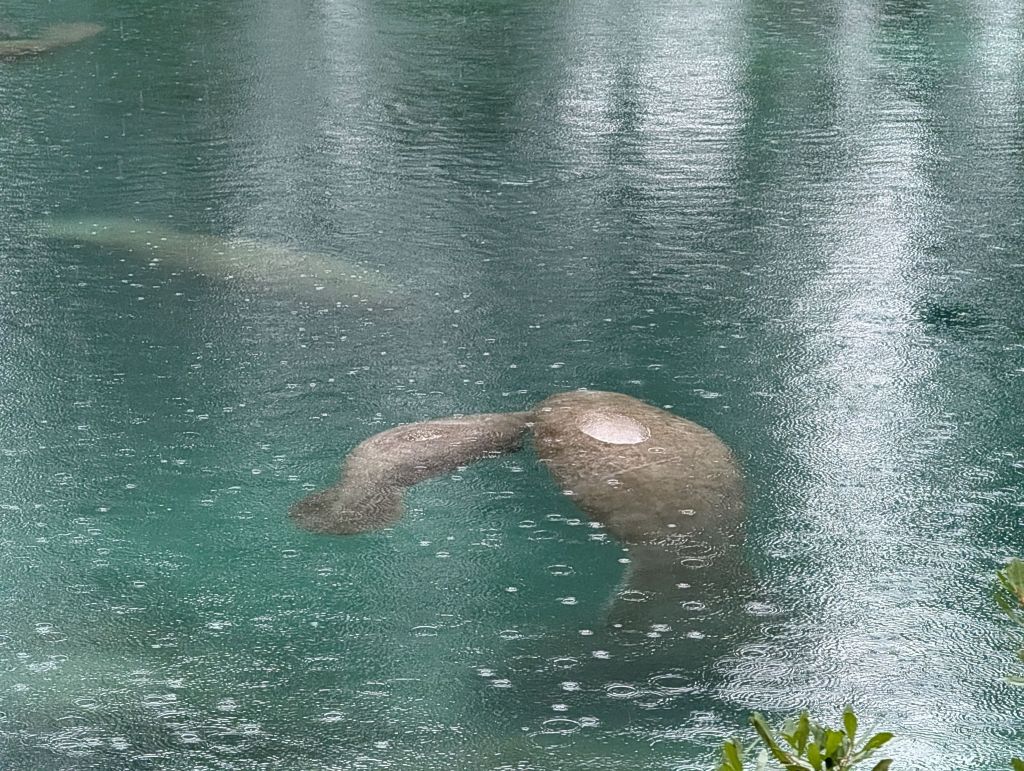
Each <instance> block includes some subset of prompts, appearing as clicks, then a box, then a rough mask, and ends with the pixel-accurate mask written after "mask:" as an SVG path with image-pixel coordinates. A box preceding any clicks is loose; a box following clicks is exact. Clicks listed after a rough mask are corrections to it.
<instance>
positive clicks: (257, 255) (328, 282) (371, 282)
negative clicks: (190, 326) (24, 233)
mask: <svg viewBox="0 0 1024 771" xmlns="http://www.w3.org/2000/svg"><path fill="white" fill-rule="evenodd" d="M38 230H39V233H40V234H41V235H42V236H44V237H46V238H54V239H61V240H64V241H68V242H71V243H74V244H94V245H96V246H100V247H104V248H107V249H113V250H116V251H118V252H123V253H125V254H129V255H131V256H133V257H135V259H136V260H138V261H140V262H144V263H146V264H149V265H153V266H158V265H164V266H165V267H167V268H169V269H170V270H180V271H185V272H188V273H192V274H195V275H200V276H205V277H207V278H210V279H214V280H217V281H222V282H235V283H237V284H238V285H240V287H242V288H244V289H245V290H247V291H257V292H269V293H272V294H283V295H292V296H294V295H296V294H298V295H300V296H304V297H307V298H310V299H317V300H325V301H330V302H332V303H337V302H353V301H356V302H358V301H373V302H378V301H384V300H387V299H389V298H391V297H392V296H393V295H394V294H395V293H396V291H397V290H396V289H395V287H394V286H392V285H391V284H389V283H388V282H387V281H386V280H385V279H383V278H381V277H380V275H379V274H377V273H376V272H374V271H372V270H370V269H368V268H364V267H362V266H358V265H355V264H353V263H351V262H346V261H345V260H343V259H341V258H338V257H332V256H330V255H323V254H316V253H313V252H305V251H298V250H296V249H292V248H290V247H287V246H281V245H279V244H272V243H267V242H264V241H257V240H254V239H247V238H223V237H220V236H214V235H207V234H204V233H191V232H187V231H181V230H177V229H175V228H172V227H169V226H167V225H163V224H158V223H151V222H150V223H147V222H139V221H137V220H134V219H132V218H129V217H101V218H95V217H89V218H84V219H79V218H71V219H52V220H44V221H43V222H41V223H39V227H38Z"/></svg>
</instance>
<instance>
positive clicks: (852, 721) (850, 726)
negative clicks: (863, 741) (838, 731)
mask: <svg viewBox="0 0 1024 771" xmlns="http://www.w3.org/2000/svg"><path fill="white" fill-rule="evenodd" d="M843 728H845V729H846V735H847V736H848V737H849V739H850V743H851V744H852V743H853V739H854V737H855V736H856V735H857V716H856V715H855V714H854V713H853V707H850V706H848V707H847V708H846V709H845V710H843Z"/></svg>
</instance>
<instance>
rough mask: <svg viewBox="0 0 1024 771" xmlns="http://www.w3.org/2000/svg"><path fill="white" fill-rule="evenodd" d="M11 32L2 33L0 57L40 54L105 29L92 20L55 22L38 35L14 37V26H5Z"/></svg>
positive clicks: (16, 57) (86, 37)
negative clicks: (67, 22) (66, 22)
mask: <svg viewBox="0 0 1024 771" xmlns="http://www.w3.org/2000/svg"><path fill="white" fill-rule="evenodd" d="M4 29H6V30H7V32H8V33H9V34H5V35H0V38H3V39H0V59H18V58H21V57H24V56H38V55H39V54H45V53H47V52H48V51H54V50H56V49H58V48H64V47H65V46H69V45H72V44H73V43H78V42H80V41H82V40H87V39H88V38H91V37H95V36H96V35H98V34H99V33H101V32H102V31H103V25H101V24H92V23H90V22H83V21H80V22H72V23H69V24H54V25H53V26H50V27H47V28H46V29H44V30H43V31H42V32H40V33H39V34H38V35H37V36H36V37H14V36H13V34H15V30H14V28H13V27H4Z"/></svg>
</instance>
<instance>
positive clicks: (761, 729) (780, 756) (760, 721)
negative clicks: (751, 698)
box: [750, 712, 793, 765]
mask: <svg viewBox="0 0 1024 771" xmlns="http://www.w3.org/2000/svg"><path fill="white" fill-rule="evenodd" d="M750 724H751V725H752V726H754V730H755V731H757V735H758V736H760V737H761V741H763V742H764V743H765V744H766V745H768V749H769V750H770V751H771V753H772V756H773V757H774V758H775V759H776V760H777V761H779V762H780V763H782V764H783V765H785V764H787V763H792V762H793V758H792V756H791V755H790V754H789V753H788V752H786V751H785V750H783V749H782V747H780V746H779V743H778V742H777V741H775V737H774V736H772V729H771V727H770V726H769V725H768V721H767V720H765V719H764V715H762V714H761V713H760V712H755V713H754V714H753V715H751V716H750Z"/></svg>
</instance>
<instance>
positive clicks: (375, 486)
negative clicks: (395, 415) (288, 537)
mask: <svg viewBox="0 0 1024 771" xmlns="http://www.w3.org/2000/svg"><path fill="white" fill-rule="evenodd" d="M529 415H530V413H527V412H510V413H497V414H490V415H467V416H465V417H452V418H442V419H440V420H428V421H424V422H421V423H407V424H405V425H401V426H396V427H395V428H391V429H388V430H387V431H382V432H381V433H379V434H376V435H374V436H371V437H370V438H369V439H367V440H366V441H364V442H363V443H362V444H360V445H359V446H358V447H356V448H355V449H354V450H353V451H352V452H351V453H350V454H349V455H348V457H347V458H345V463H344V465H343V467H342V471H341V477H340V478H339V480H338V482H337V484H335V485H333V486H332V487H328V488H327V489H325V490H320V491H319V492H315V493H313V494H312V495H309V496H307V497H305V498H303V499H302V500H301V501H299V502H298V503H296V504H295V505H294V506H293V507H292V508H291V511H290V514H291V516H292V519H294V520H295V522H296V523H298V524H299V525H300V526H302V527H304V528H306V529H307V530H312V531H314V532H317V533H329V534H333V535H352V534H355V533H366V532H369V531H372V530H379V529H381V528H383V527H388V526H390V525H392V524H394V523H395V522H397V521H398V520H399V519H401V517H402V494H403V493H404V491H405V488H407V487H411V486H412V485H414V484H416V483H417V482H422V481H424V480H426V479H431V478H432V477H436V476H440V475H441V474H447V473H449V472H451V471H454V470H455V469H457V468H459V467H460V466H465V465H467V464H469V463H472V462H474V461H477V460H480V459H482V458H486V457H492V456H497V455H502V454H504V453H508V452H514V451H515V450H518V449H519V448H520V447H521V446H522V439H523V434H524V433H526V429H527V427H528V424H527V419H528V418H529Z"/></svg>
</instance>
